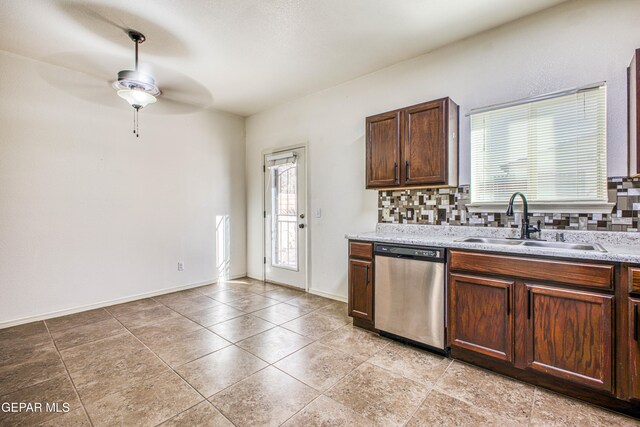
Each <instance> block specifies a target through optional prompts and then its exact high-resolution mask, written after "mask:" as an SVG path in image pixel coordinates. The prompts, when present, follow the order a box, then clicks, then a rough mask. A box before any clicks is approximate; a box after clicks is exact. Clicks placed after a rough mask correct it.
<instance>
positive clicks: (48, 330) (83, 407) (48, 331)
mask: <svg viewBox="0 0 640 427" xmlns="http://www.w3.org/2000/svg"><path fill="white" fill-rule="evenodd" d="M109 314H111V313H109ZM42 323H44V327H45V328H46V329H47V334H49V338H50V339H51V343H52V344H53V346H54V347H55V349H56V352H57V353H58V357H59V358H60V361H61V362H62V366H64V370H65V371H66V373H67V377H68V378H69V381H70V382H71V386H73V391H74V392H75V393H76V397H77V398H78V402H80V407H82V410H83V411H84V414H85V416H86V417H87V420H88V421H89V424H91V425H92V426H93V420H91V417H90V416H89V412H88V411H87V408H86V407H85V404H84V402H83V400H82V398H81V397H80V393H78V388H77V387H76V383H75V382H74V381H73V378H71V373H70V372H69V368H68V367H67V364H66V363H65V361H64V358H63V357H62V353H60V349H58V345H57V344H56V341H55V340H54V339H53V335H51V330H50V329H49V325H47V322H46V321H44V320H43V321H42ZM55 418H58V417H54V418H53V419H55Z"/></svg>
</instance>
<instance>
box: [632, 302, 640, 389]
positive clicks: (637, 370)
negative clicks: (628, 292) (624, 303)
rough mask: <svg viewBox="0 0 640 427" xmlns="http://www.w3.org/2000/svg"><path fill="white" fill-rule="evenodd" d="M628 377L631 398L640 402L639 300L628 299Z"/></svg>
mask: <svg viewBox="0 0 640 427" xmlns="http://www.w3.org/2000/svg"><path fill="white" fill-rule="evenodd" d="M629 375H630V377H631V397H632V398H634V399H639V400H640V299H636V298H629Z"/></svg>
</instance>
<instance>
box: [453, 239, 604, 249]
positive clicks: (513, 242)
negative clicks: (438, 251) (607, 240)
mask: <svg viewBox="0 0 640 427" xmlns="http://www.w3.org/2000/svg"><path fill="white" fill-rule="evenodd" d="M458 242H464V243H484V244H488V245H504V246H527V247H530V248H543V249H544V248H549V249H568V250H574V251H597V252H607V250H606V249H605V248H603V247H602V246H601V245H599V244H598V243H566V242H547V241H545V240H519V239H499V238H491V237H465V238H464V239H459V240H458Z"/></svg>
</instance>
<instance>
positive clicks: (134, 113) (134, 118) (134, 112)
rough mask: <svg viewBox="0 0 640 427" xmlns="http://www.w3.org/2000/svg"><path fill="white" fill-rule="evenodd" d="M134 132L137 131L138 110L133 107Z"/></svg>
mask: <svg viewBox="0 0 640 427" xmlns="http://www.w3.org/2000/svg"><path fill="white" fill-rule="evenodd" d="M133 133H134V134H135V133H136V110H135V108H134V109H133Z"/></svg>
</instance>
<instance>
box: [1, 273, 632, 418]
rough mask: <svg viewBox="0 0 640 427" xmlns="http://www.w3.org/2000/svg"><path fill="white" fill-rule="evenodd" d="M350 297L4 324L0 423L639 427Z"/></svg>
mask: <svg viewBox="0 0 640 427" xmlns="http://www.w3.org/2000/svg"><path fill="white" fill-rule="evenodd" d="M351 323H352V322H351V319H350V318H349V317H348V316H347V307H346V304H344V303H340V302H335V301H332V300H328V299H325V298H321V297H318V296H314V295H310V294H303V293H301V292H298V291H295V290H291V289H287V288H283V287H279V286H275V285H271V284H263V283H261V282H257V281H255V280H252V279H241V280H232V281H228V282H222V283H218V284H214V285H209V286H204V287H201V288H197V289H192V290H188V291H182V292H176V293H173V294H168V295H162V296H159V297H155V298H149V299H144V300H139V301H134V302H130V303H127V304H120V305H115V306H111V307H107V308H105V309H97V310H91V311H87V312H83V313H79V314H74V315H70V316H65V317H60V318H57V319H51V320H47V321H44V322H34V323H30V324H26V325H22V326H17V327H14V328H8V329H3V330H0V402H59V403H60V404H62V403H67V404H68V405H69V409H70V411H69V412H66V413H55V412H49V413H19V414H10V413H5V412H1V411H0V425H1V426H5V425H8V426H9V425H10V426H21V425H45V426H85V425H96V426H102V425H104V426H114V425H127V426H128V425H135V426H138V425H140V426H145V425H148V426H154V425H165V426H171V425H172V426H201V425H202V426H231V425H237V426H253V425H270V426H277V425H281V424H284V425H287V426H371V425H381V426H396V425H397V426H401V425H408V426H441V425H472V426H479V425H500V426H511V425H532V426H555V425H558V426H618V425H619V426H631V425H640V423H639V422H637V421H636V420H633V419H631V418H627V417H624V416H621V415H618V414H614V413H612V412H608V411H605V410H603V409H600V408H597V407H595V406H591V405H588V404H586V403H582V402H578V401H576V400H572V399H568V398H566V397H562V396H559V395H557V394H554V393H551V392H548V391H546V390H544V389H541V388H537V387H534V386H531V385H528V384H524V383H521V382H518V381H515V380H512V379H509V378H506V377H502V376H499V375H496V374H494V373H491V372H488V371H485V370H482V369H479V368H476V367H473V366H470V365H467V364H464V363H460V362H456V361H453V362H452V361H451V360H450V359H446V358H444V357H440V356H437V355H434V354H431V353H428V352H425V351H421V350H418V349H415V348H412V347H408V346H405V345H402V344H399V343H396V342H393V341H390V340H387V339H385V338H381V337H379V336H377V335H374V334H371V333H369V332H366V331H363V330H361V329H357V328H354V327H353V326H352V324H351Z"/></svg>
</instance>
